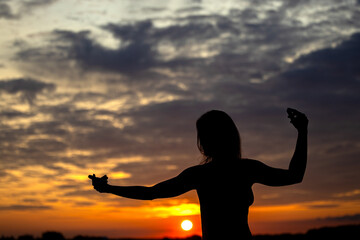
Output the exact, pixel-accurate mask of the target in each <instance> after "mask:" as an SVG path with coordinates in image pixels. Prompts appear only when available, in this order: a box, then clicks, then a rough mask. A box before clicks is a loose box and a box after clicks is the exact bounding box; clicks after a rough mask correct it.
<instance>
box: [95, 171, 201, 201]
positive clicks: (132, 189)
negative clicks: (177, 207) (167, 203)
mask: <svg viewBox="0 0 360 240" xmlns="http://www.w3.org/2000/svg"><path fill="white" fill-rule="evenodd" d="M94 177H95V176H94V175H90V176H89V178H91V179H92V180H93V181H92V183H93V186H94V189H95V190H97V191H98V192H101V193H112V194H115V195H118V196H121V197H126V198H132V199H139V200H153V199H156V198H168V197H175V196H178V195H181V194H183V193H185V192H188V191H190V190H192V189H195V186H196V179H197V166H195V167H191V168H188V169H186V170H184V171H183V172H182V173H180V174H179V175H178V176H176V177H174V178H171V179H168V180H166V181H163V182H160V183H158V184H156V185H154V186H152V187H145V186H113V185H109V184H107V182H106V181H101V178H96V177H95V180H94Z"/></svg>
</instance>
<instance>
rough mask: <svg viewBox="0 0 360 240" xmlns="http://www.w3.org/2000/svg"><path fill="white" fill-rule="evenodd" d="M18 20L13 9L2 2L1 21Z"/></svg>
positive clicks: (0, 3)
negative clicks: (2, 19)
mask: <svg viewBox="0 0 360 240" xmlns="http://www.w3.org/2000/svg"><path fill="white" fill-rule="evenodd" d="M1 18H4V19H16V18H17V16H16V15H15V14H13V12H12V10H11V7H10V6H9V5H8V4H7V3H6V1H0V19H1Z"/></svg>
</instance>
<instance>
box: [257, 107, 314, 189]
mask: <svg viewBox="0 0 360 240" xmlns="http://www.w3.org/2000/svg"><path fill="white" fill-rule="evenodd" d="M287 113H288V115H289V116H288V117H289V118H290V120H291V123H292V124H293V125H294V127H295V128H296V129H297V132H298V135H297V141H296V146H295V151H294V154H293V157H292V158H291V161H290V165H289V168H288V169H279V168H272V167H269V166H267V165H265V164H264V163H262V162H260V161H252V173H253V176H254V182H257V183H261V184H264V185H269V186H284V185H290V184H295V183H300V182H301V181H302V179H303V177H304V174H305V169H306V162H307V134H308V131H307V130H308V129H307V127H308V119H307V117H306V116H305V114H303V113H301V112H299V111H297V110H295V109H291V108H288V109H287Z"/></svg>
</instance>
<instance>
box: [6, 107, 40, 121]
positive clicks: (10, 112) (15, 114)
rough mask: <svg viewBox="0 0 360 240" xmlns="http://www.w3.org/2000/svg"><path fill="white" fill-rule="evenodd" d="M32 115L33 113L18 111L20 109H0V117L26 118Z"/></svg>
mask: <svg viewBox="0 0 360 240" xmlns="http://www.w3.org/2000/svg"><path fill="white" fill-rule="evenodd" d="M31 116H34V114H33V113H24V112H20V111H16V110H13V109H7V110H5V109H4V110H1V111H0V117H2V118H7V119H10V118H26V117H31Z"/></svg>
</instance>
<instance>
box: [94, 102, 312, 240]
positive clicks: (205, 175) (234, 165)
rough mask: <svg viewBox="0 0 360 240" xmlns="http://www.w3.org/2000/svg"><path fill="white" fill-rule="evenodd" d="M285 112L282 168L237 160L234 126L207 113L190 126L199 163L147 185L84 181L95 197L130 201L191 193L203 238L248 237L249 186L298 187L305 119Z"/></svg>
mask: <svg viewBox="0 0 360 240" xmlns="http://www.w3.org/2000/svg"><path fill="white" fill-rule="evenodd" d="M287 113H288V115H289V116H288V117H289V118H290V120H291V123H292V124H293V125H294V127H295V128H296V129H297V131H298V136H297V142H296V147H295V151H294V155H293V157H292V159H291V162H290V165H289V168H288V169H278V168H272V167H269V166H267V165H265V164H264V163H262V162H260V161H257V160H251V159H243V158H241V151H240V136H239V132H238V130H237V127H236V125H235V123H234V122H233V120H232V119H231V118H230V117H229V116H228V115H227V114H226V113H225V112H222V111H217V110H212V111H209V112H207V113H205V114H204V115H202V116H201V117H200V118H199V119H198V120H197V122H196V127H197V138H198V148H199V150H200V152H201V153H202V154H203V156H204V162H203V164H201V165H197V166H193V167H190V168H188V169H186V170H184V171H183V172H182V173H180V174H179V175H178V176H176V177H174V178H171V179H169V180H166V181H164V182H160V183H158V184H156V185H154V186H152V187H144V186H112V185H109V184H107V177H106V176H104V177H102V178H97V177H96V176H95V174H93V175H90V176H89V178H91V179H92V184H93V186H94V188H95V189H96V190H97V191H99V192H101V193H112V194H115V195H118V196H121V197H126V198H132V199H142V200H152V199H156V198H169V197H175V196H178V195H180V194H183V193H185V192H188V191H190V190H193V189H194V190H196V191H197V194H198V197H199V201H200V211H201V223H202V235H203V236H202V237H203V240H223V239H251V232H250V229H249V226H248V212H249V206H250V205H251V204H252V203H253V201H254V196H253V192H252V190H251V187H252V185H253V184H254V183H261V184H264V185H268V186H284V185H290V184H295V183H300V182H301V181H302V179H303V176H304V173H305V168H306V160H307V126H308V119H307V117H306V116H305V115H304V114H303V113H301V112H299V111H297V110H295V109H291V108H288V109H287Z"/></svg>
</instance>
